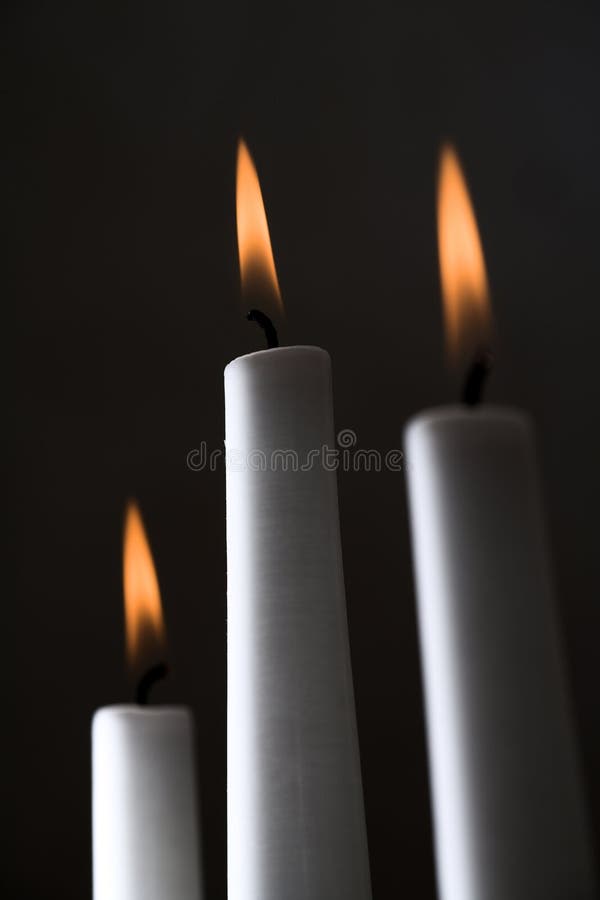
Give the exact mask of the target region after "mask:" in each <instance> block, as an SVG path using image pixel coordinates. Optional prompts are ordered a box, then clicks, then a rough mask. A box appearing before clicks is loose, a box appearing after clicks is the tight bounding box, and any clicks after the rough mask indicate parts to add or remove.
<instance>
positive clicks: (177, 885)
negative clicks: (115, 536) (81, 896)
mask: <svg viewBox="0 0 600 900" xmlns="http://www.w3.org/2000/svg"><path fill="white" fill-rule="evenodd" d="M124 582H125V585H124V586H125V603H126V625H127V646H128V655H129V658H130V661H131V663H132V664H135V663H136V662H138V665H139V662H140V661H142V660H143V659H148V658H151V659H157V658H159V657H157V653H159V648H160V650H161V651H162V643H163V639H164V638H163V626H162V612H161V608H160V594H159V589H158V581H157V579H156V573H155V571H154V565H153V562H152V557H151V554H150V548H149V546H148V542H147V538H146V535H145V532H144V527H143V524H142V520H141V517H140V515H139V512H138V510H137V507H136V506H135V505H134V504H130V506H129V509H128V514H127V520H126V529H125V559H124ZM153 671H154V674H155V675H157V676H158V675H160V674H161V667H160V666H156V667H155V670H151V672H150V678H146V679H145V680H143V681H142V682H140V684H141V686H142V689H141V690H140V694H141V695H144V694H145V692H146V690H145V689H143V685H144V683H146V689H147V688H148V687H149V686H150V683H151V680H152V672H153ZM140 699H141V700H145V697H144V696H140ZM196 797H197V786H196V776H195V765H194V725H193V718H192V714H191V712H190V711H189V710H188V709H186V708H184V707H178V706H155V707H149V706H146V705H140V704H131V705H122V706H107V707H104V708H103V709H100V710H98V711H97V712H96V714H95V716H94V720H93V724H92V827H93V869H94V879H93V881H94V884H93V887H94V900H200V898H201V896H202V885H201V871H200V860H199V852H200V834H199V816H198V808H197V799H196Z"/></svg>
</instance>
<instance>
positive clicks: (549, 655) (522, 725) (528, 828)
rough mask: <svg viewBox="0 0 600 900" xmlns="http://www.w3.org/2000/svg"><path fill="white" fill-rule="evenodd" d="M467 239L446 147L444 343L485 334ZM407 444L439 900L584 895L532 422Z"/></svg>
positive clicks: (443, 431)
mask: <svg viewBox="0 0 600 900" xmlns="http://www.w3.org/2000/svg"><path fill="white" fill-rule="evenodd" d="M444 191H446V194H444ZM448 198H450V199H448ZM448 204H449V206H450V209H449V208H448ZM449 213H450V214H451V215H450V217H448V214H449ZM474 229H475V223H474V217H473V214H472V211H471V209H470V206H469V201H468V197H467V194H466V189H465V187H464V183H463V181H462V176H461V173H460V169H459V167H458V162H457V160H456V157H455V156H454V155H453V153H452V151H451V150H447V151H446V154H445V156H444V158H443V164H442V174H441V180H440V256H441V265H442V281H443V285H444V289H445V298H446V300H448V296H449V295H451V296H452V295H455V296H456V299H458V300H459V301H461V300H463V301H464V302H465V303H466V304H467V306H468V304H469V303H470V304H475V305H474V306H472V308H471V309H469V308H467V310H466V311H464V312H461V311H460V310H459V311H458V313H457V311H456V309H452V310H450V311H448V310H447V320H448V324H449V326H451V327H450V337H451V340H455V339H458V337H459V333H458V331H457V330H456V326H460V321H459V320H460V317H461V315H466V316H467V326H468V327H471V328H472V327H473V325H474V324H475V325H476V326H477V327H479V329H480V331H481V330H483V331H485V329H486V319H485V316H486V313H485V311H484V310H483V308H482V307H481V304H480V303H479V301H481V299H482V298H483V299H485V294H486V293H487V283H486V281H485V270H484V267H483V257H482V254H481V250H480V247H479V244H478V238H477V236H476V234H474ZM448 266H450V267H454V268H452V269H451V271H448V269H447V268H445V267H448ZM461 266H466V267H467V268H466V269H463V268H461ZM469 266H470V268H469ZM457 267H458V268H457ZM474 270H475V273H476V276H475V277H476V280H477V279H478V280H479V283H478V284H477V283H475V284H474V283H473V271H474ZM469 279H471V281H470V282H469ZM467 330H468V328H467ZM471 337H472V335H471ZM405 449H406V463H407V480H408V492H409V507H410V519H411V535H412V542H413V555H414V564H415V575H416V584H417V607H418V623H419V634H420V642H421V656H422V667H423V678H424V687H425V701H426V721H427V737H428V747H429V762H430V770H431V789H432V798H433V814H434V836H435V850H436V860H437V874H438V883H439V889H440V896H441V898H442V900H509V898H510V900H562V898H567V897H569V898H575V897H577V898H581V900H592V898H593V897H595V896H596V892H595V880H594V872H593V861H592V855H591V850H590V841H589V834H588V825H587V821H586V815H585V809H584V798H583V793H582V786H581V780H580V773H579V769H578V761H577V753H576V748H575V741H574V735H573V729H572V722H571V717H570V713H569V707H568V702H567V697H566V690H565V683H564V673H563V666H562V660H561V651H560V646H559V644H560V641H559V635H558V629H557V622H556V618H555V610H554V596H553V590H552V583H551V575H550V566H549V561H548V551H547V546H546V537H545V529H544V522H543V516H542V511H541V504H540V494H539V485H538V474H537V466H536V460H535V451H534V446H533V433H532V427H531V424H530V422H529V419H528V418H527V417H526V416H524V415H523V414H522V413H520V412H517V411H515V410H510V409H502V408H493V407H489V406H483V405H482V406H477V407H467V406H463V407H448V408H444V409H437V410H436V409H434V410H429V411H427V412H425V413H423V414H421V415H419V416H417V417H415V418H414V419H413V421H412V422H410V423H409V425H408V427H407V429H406V434H405Z"/></svg>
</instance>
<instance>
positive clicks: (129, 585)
mask: <svg viewBox="0 0 600 900" xmlns="http://www.w3.org/2000/svg"><path fill="white" fill-rule="evenodd" d="M123 592H124V596H125V634H126V645H127V658H128V661H129V663H130V665H131V666H132V667H137V666H139V665H140V664H141V663H143V662H156V659H152V658H151V656H150V654H151V653H156V654H158V655H160V650H161V649H162V647H163V645H164V637H165V635H164V623H163V616H162V608H161V604H160V590H159V587H158V579H157V577H156V570H155V568H154V562H153V561H152V553H151V552H150V545H149V544H148V538H147V537H146V531H145V529H144V523H143V521H142V517H141V514H140V511H139V509H138V506H137V504H136V503H135V501H133V500H130V501H129V503H128V504H127V510H126V513H125V531H124V536H123Z"/></svg>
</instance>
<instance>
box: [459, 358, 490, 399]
mask: <svg viewBox="0 0 600 900" xmlns="http://www.w3.org/2000/svg"><path fill="white" fill-rule="evenodd" d="M493 363H494V357H493V356H492V353H491V352H490V351H489V350H484V351H482V352H481V353H478V354H477V356H476V357H475V359H474V360H473V363H472V365H471V367H470V369H469V370H468V372H467V377H466V378H465V382H464V386H463V391H462V401H463V403H464V404H466V406H477V405H478V404H479V403H481V401H482V399H483V389H484V387H485V383H486V381H487V379H488V376H489V374H490V372H491V371H492V367H493Z"/></svg>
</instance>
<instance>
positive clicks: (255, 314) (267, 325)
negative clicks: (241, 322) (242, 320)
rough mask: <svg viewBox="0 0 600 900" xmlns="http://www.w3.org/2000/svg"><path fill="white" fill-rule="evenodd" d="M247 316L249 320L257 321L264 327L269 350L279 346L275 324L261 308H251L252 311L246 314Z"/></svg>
mask: <svg viewBox="0 0 600 900" xmlns="http://www.w3.org/2000/svg"><path fill="white" fill-rule="evenodd" d="M246 318H247V319H248V321H249V322H256V324H257V325H258V326H259V327H260V328H262V330H263V331H264V333H265V338H266V340H267V349H268V350H272V349H273V348H274V347H279V338H278V336H277V331H276V329H275V326H274V325H273V323H272V322H271V320H270V318H269V317H268V316H267V315H265V313H264V312H261V310H260V309H251V310H250V312H248V313H247V314H246Z"/></svg>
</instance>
